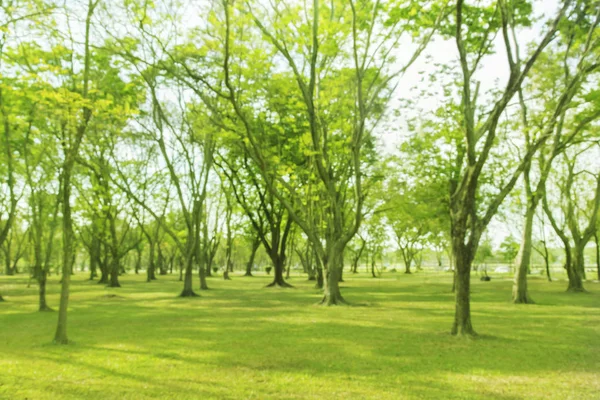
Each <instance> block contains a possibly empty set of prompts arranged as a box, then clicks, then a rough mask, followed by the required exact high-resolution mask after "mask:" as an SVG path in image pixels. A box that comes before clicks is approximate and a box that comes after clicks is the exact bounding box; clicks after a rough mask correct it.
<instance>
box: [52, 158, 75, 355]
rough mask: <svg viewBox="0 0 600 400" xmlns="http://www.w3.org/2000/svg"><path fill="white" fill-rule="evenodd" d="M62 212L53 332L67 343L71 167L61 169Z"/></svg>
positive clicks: (70, 268)
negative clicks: (56, 317) (58, 302)
mask: <svg viewBox="0 0 600 400" xmlns="http://www.w3.org/2000/svg"><path fill="white" fill-rule="evenodd" d="M62 186H63V187H62V195H63V198H62V214H63V257H62V261H63V267H62V280H61V290H60V305H59V309H58V323H57V325H56V333H55V334H54V343H56V344H68V343H69V338H68V336H67V310H68V307H69V289H70V284H71V270H72V265H71V263H72V262H73V225H72V224H73V223H72V221H71V203H70V200H71V168H67V167H65V169H63V185H62Z"/></svg>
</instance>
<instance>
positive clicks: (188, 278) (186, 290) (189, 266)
mask: <svg viewBox="0 0 600 400" xmlns="http://www.w3.org/2000/svg"><path fill="white" fill-rule="evenodd" d="M189 253H190V254H188V255H187V257H186V260H185V275H184V279H183V290H182V292H181V294H180V295H179V296H180V297H197V296H198V294H196V292H194V289H193V287H192V272H193V266H194V257H193V254H191V252H189Z"/></svg>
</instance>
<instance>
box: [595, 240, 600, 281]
mask: <svg viewBox="0 0 600 400" xmlns="http://www.w3.org/2000/svg"><path fill="white" fill-rule="evenodd" d="M594 241H595V242H596V270H597V272H598V280H599V281H600V241H599V240H598V232H595V233H594Z"/></svg>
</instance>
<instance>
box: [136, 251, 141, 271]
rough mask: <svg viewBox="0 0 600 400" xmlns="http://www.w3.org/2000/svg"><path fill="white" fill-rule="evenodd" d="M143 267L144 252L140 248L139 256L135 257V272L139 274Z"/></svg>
mask: <svg viewBox="0 0 600 400" xmlns="http://www.w3.org/2000/svg"><path fill="white" fill-rule="evenodd" d="M140 269H142V252H141V251H140V250H138V252H137V258H136V259H135V274H136V275H138V274H139V273H140Z"/></svg>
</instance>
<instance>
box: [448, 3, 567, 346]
mask: <svg viewBox="0 0 600 400" xmlns="http://www.w3.org/2000/svg"><path fill="white" fill-rule="evenodd" d="M510 4H511V7H512V8H511V9H510V11H509V7H508V3H507V2H506V1H505V0H499V1H498V2H497V4H496V5H494V6H481V7H468V6H465V4H464V1H463V0H458V1H457V3H456V13H455V21H454V22H455V24H454V26H453V27H452V26H451V27H450V28H454V34H453V36H454V39H455V41H456V46H457V49H458V53H459V61H460V70H461V74H462V76H461V79H460V98H461V103H460V111H461V117H462V118H461V121H460V125H461V128H462V132H463V141H461V142H459V143H458V146H457V148H456V155H457V157H456V163H455V165H456V169H455V174H454V175H453V176H452V178H451V180H450V219H451V231H452V249H453V256H454V258H455V265H456V301H455V305H456V307H455V316H454V323H453V325H452V330H451V333H452V334H453V335H461V336H473V335H475V334H476V333H475V330H474V329H473V325H472V323H471V303H470V279H471V275H470V272H471V264H472V262H473V259H474V257H475V254H476V252H477V247H478V245H479V241H480V239H481V235H482V233H483V231H484V230H485V228H486V227H487V226H488V225H489V223H490V221H491V219H492V217H493V216H494V215H495V214H496V212H497V210H498V207H499V206H500V205H501V204H502V202H503V201H504V199H505V198H506V196H507V195H508V194H509V193H510V192H511V190H512V189H513V188H514V186H515V184H516V183H517V181H518V179H519V177H520V176H521V174H522V172H523V170H524V169H525V167H526V166H527V165H528V163H529V162H530V160H531V158H532V157H533V156H534V155H535V153H536V152H537V150H538V149H539V147H540V146H542V145H543V143H544V142H545V141H546V140H547V139H548V135H543V136H542V137H541V138H540V139H539V140H538V141H536V142H535V144H534V145H533V146H531V147H530V148H529V150H528V151H527V152H526V153H525V154H524V155H523V156H522V158H521V160H520V161H519V162H518V163H517V165H516V167H514V168H513V170H512V172H511V173H510V174H509V176H508V179H507V180H506V181H504V182H502V184H501V187H500V188H499V190H498V191H497V192H496V193H495V194H494V195H493V196H492V197H491V199H490V200H489V201H487V202H486V203H484V204H483V207H482V202H481V199H480V198H479V196H478V192H479V190H480V184H481V180H480V179H481V177H482V173H483V171H484V167H486V165H488V162H489V159H490V154H491V151H492V149H493V148H494V147H495V146H497V145H498V143H499V140H498V126H499V123H500V119H501V117H502V116H503V114H504V112H505V110H506V108H507V106H508V104H509V102H510V100H511V99H512V98H513V97H514V96H515V95H516V94H517V93H518V92H519V90H520V88H521V86H522V84H523V81H524V80H525V78H526V76H527V75H528V74H529V72H530V70H531V68H532V67H533V65H534V64H535V63H536V62H537V60H538V58H539V56H540V54H542V52H543V51H544V49H545V48H546V47H547V46H548V44H549V43H550V42H551V41H552V39H553V38H554V37H555V34H556V32H557V31H558V29H559V24H560V23H561V21H563V19H564V16H565V14H566V13H567V11H568V10H569V9H570V6H571V2H570V1H567V2H565V3H564V4H563V6H562V8H561V9H560V10H559V11H558V12H557V14H556V17H555V18H554V19H553V20H552V21H551V22H550V23H549V24H548V26H547V28H546V31H545V33H544V34H543V35H541V40H539V42H538V44H537V46H535V48H534V50H533V52H532V54H531V55H530V56H529V57H528V58H527V59H525V60H523V61H520V60H518V59H516V57H515V52H514V50H513V48H514V46H515V44H516V43H517V36H516V35H513V37H512V38H511V33H510V31H511V29H512V28H511V27H516V26H518V25H522V24H525V25H527V24H529V23H530V22H529V15H530V13H531V9H530V8H529V6H528V3H518V4H517V3H516V2H515V3H513V2H511V3H510ZM496 7H497V8H498V10H499V12H497V10H496ZM482 19H483V20H484V21H486V23H485V24H481V23H478V22H475V21H480V20H482ZM465 24H468V26H469V29H468V31H466V30H465V29H463V27H464V25H465ZM450 31H451V29H450ZM498 32H500V33H501V35H502V42H503V45H504V47H505V52H506V57H507V61H508V65H509V69H510V73H509V78H508V81H507V83H506V86H505V88H504V89H503V90H501V91H500V93H499V94H498V95H497V96H496V97H495V100H494V102H493V103H492V105H491V107H490V109H486V110H485V111H482V107H481V106H480V105H479V106H478V105H477V101H480V99H481V98H480V97H478V95H479V93H478V92H479V87H480V86H479V84H478V83H476V82H474V79H473V77H474V73H475V72H476V70H477V68H478V67H479V65H480V62H481V60H482V58H483V56H484V55H485V54H487V53H489V51H490V50H491V49H492V47H493V46H492V44H493V38H494V37H495V35H496V33H498ZM565 100H566V99H565ZM564 102H565V101H561V104H564ZM561 110H562V108H561ZM478 111H479V112H478Z"/></svg>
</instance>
